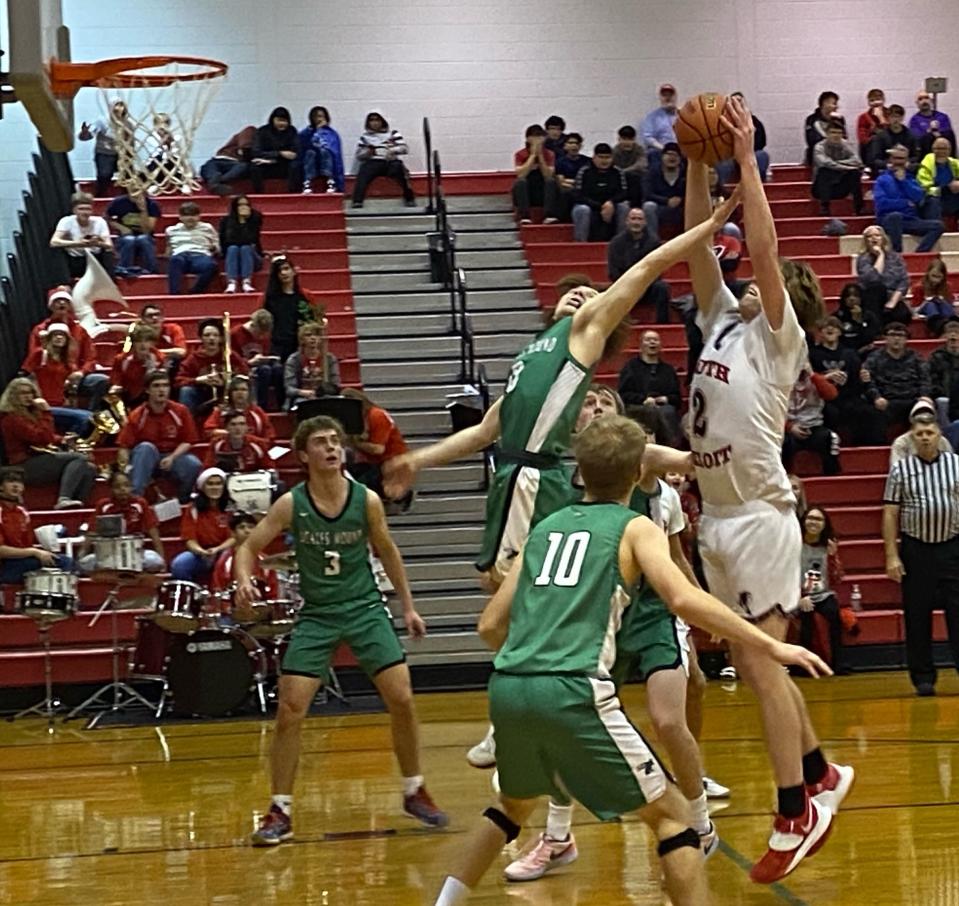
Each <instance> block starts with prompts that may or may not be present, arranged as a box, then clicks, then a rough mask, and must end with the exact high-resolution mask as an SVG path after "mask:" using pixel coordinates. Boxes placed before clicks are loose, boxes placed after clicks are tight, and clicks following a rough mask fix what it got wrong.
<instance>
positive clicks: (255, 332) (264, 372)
mask: <svg viewBox="0 0 959 906" xmlns="http://www.w3.org/2000/svg"><path fill="white" fill-rule="evenodd" d="M272 334H273V315H271V314H270V313H269V312H268V311H267V310H266V309H265V308H258V309H257V310H256V311H255V312H253V314H252V315H250V319H249V320H248V321H245V322H244V323H242V324H237V326H236V327H234V328H233V329H232V330H231V331H230V345H231V346H232V347H233V349H234V350H235V351H236V353H237V354H238V355H239V356H240V357H241V358H243V359H245V360H246V363H247V365H248V366H249V368H250V374H251V375H252V376H253V379H254V380H255V382H256V383H255V392H256V401H257V403H259V404H260V405H261V406H263V408H264V409H266V408H272V407H270V390H271V389H272V390H273V395H274V398H275V401H276V408H277V409H279V408H280V407H281V406H282V405H283V397H284V393H285V391H284V389H283V387H284V385H283V362H281V361H280V359H279V357H278V356H275V355H271V354H270V349H271V348H272V345H273V341H272Z"/></svg>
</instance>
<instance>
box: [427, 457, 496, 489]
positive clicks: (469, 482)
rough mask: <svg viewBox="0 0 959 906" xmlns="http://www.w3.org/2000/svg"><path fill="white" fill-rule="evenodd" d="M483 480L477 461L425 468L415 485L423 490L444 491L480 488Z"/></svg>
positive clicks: (481, 470)
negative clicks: (437, 467)
mask: <svg viewBox="0 0 959 906" xmlns="http://www.w3.org/2000/svg"><path fill="white" fill-rule="evenodd" d="M482 482H483V468H482V466H481V465H480V464H479V463H465V464H456V465H450V466H442V467H440V468H439V469H427V470H426V471H424V472H421V473H420V475H419V476H418V477H417V487H419V488H423V489H424V490H427V489H430V488H433V489H437V490H440V489H441V490H444V491H456V490H460V489H463V490H468V491H473V492H475V491H478V490H480V488H481V486H482Z"/></svg>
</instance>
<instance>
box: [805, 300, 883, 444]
mask: <svg viewBox="0 0 959 906" xmlns="http://www.w3.org/2000/svg"><path fill="white" fill-rule="evenodd" d="M819 334H820V341H819V343H817V344H816V345H814V346H812V347H811V348H810V350H809V361H810V363H811V364H812V367H813V370H814V371H815V372H816V373H817V374H820V375H822V377H823V378H824V379H825V380H827V381H828V382H829V383H830V384H832V385H833V386H834V387H835V388H836V391H837V394H836V396H835V397H834V398H833V399H825V406H824V408H823V416H824V418H825V425H826V427H827V428H829V429H830V430H832V431H836V432H838V431H840V430H841V429H848V430H849V433H850V435H851V437H852V442H853V444H855V445H857V446H858V445H866V446H871V445H874V444H875V445H880V444H882V443H884V442H885V438H884V436H883V421H882V416H881V415H880V414H879V413H878V412H877V411H876V410H875V408H873V406H871V405H870V404H869V403H868V402H866V400H865V399H863V396H862V393H863V386H862V381H861V380H860V379H859V371H860V369H861V367H862V360H861V359H860V358H859V354H858V353H857V352H856V351H855V350H854V349H851V348H849V347H847V346H843V345H842V344H841V343H840V342H839V341H840V338H841V336H842V322H841V321H840V320H839V319H838V318H835V317H830V318H826V320H825V321H824V322H823V324H822V325H821V327H820V328H819Z"/></svg>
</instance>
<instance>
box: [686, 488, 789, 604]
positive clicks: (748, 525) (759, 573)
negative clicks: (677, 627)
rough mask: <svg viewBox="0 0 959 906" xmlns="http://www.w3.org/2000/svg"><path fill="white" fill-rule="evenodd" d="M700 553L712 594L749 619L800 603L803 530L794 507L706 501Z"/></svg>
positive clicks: (700, 529)
mask: <svg viewBox="0 0 959 906" xmlns="http://www.w3.org/2000/svg"><path fill="white" fill-rule="evenodd" d="M699 553H700V554H701V556H702V558H703V571H704V572H705V574H706V582H707V584H708V585H709V592H710V594H712V595H713V596H715V597H717V598H719V600H720V601H722V602H723V603H724V604H726V605H727V606H728V607H730V608H731V609H732V610H734V611H735V612H736V613H738V614H739V615H740V616H742V617H745V618H746V619H747V620H758V619H761V618H762V617H764V616H766V614H768V613H769V612H770V611H773V610H781V611H782V612H783V613H786V614H791V613H793V612H794V611H795V610H796V608H797V607H798V606H799V591H800V586H801V582H800V578H799V574H800V559H801V557H802V533H801V531H800V528H799V520H798V519H797V518H796V514H795V512H794V511H793V510H792V509H789V510H781V509H778V508H777V507H774V506H773V505H772V504H770V503H766V502H765V501H762V500H752V501H749V502H748V503H745V504H741V505H738V506H724V507H710V506H708V505H704V506H703V515H702V518H701V520H700V523H699Z"/></svg>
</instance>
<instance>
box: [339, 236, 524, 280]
mask: <svg viewBox="0 0 959 906" xmlns="http://www.w3.org/2000/svg"><path fill="white" fill-rule="evenodd" d="M418 244H419V245H420V248H411V249H405V250H402V251H400V250H397V251H391V252H386V253H384V252H382V251H380V252H361V253H355V252H353V253H351V254H350V271H351V272H352V273H353V274H354V275H356V274H382V273H409V272H417V273H420V272H426V273H428V272H429V269H430V259H429V253H428V251H427V250H426V248H425V245H426V243H425V242H423V243H418ZM526 264H527V262H526V254H525V253H524V252H523V250H522V249H505V250H503V249H482V250H479V251H464V250H462V249H460V248H457V250H456V266H457V267H461V268H463V269H464V270H466V271H469V272H472V271H474V270H500V269H504V268H525V267H526Z"/></svg>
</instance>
